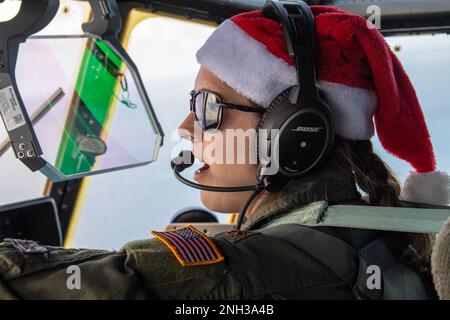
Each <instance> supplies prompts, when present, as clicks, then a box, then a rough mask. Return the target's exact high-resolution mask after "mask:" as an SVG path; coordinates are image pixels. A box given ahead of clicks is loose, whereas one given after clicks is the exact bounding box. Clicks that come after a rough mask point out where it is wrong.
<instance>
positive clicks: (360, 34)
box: [0, 6, 449, 299]
mask: <svg viewBox="0 0 450 320" xmlns="http://www.w3.org/2000/svg"><path fill="white" fill-rule="evenodd" d="M311 8H312V11H313V13H314V15H315V26H316V32H317V41H318V46H319V56H318V61H317V64H316V66H317V76H318V81H317V87H318V88H319V89H320V94H321V96H322V97H323V99H324V100H325V101H326V103H327V104H328V106H329V109H330V112H331V115H332V117H333V121H334V126H335V131H336V137H335V141H334V143H333V145H332V147H331V148H330V154H329V157H328V158H327V159H326V160H325V161H323V163H322V164H321V165H320V166H317V168H315V169H314V170H311V171H310V172H309V173H308V174H306V175H303V176H302V177H299V178H297V179H287V181H282V182H281V181H279V184H280V185H279V186H278V187H277V186H276V182H274V185H275V187H274V188H272V189H271V190H267V189H264V190H259V191H261V192H258V193H254V195H255V197H254V199H252V201H251V202H250V203H248V199H249V197H250V196H251V195H252V191H245V192H215V191H207V190H202V191H201V200H202V202H203V203H204V205H205V206H206V207H207V208H208V209H210V210H214V211H217V212H224V213H233V212H239V211H241V209H242V208H243V207H244V206H245V205H246V204H247V205H248V207H247V210H246V212H245V217H244V219H243V220H242V225H241V226H240V230H239V231H233V232H228V233H222V234H219V235H217V236H215V237H212V238H208V237H206V236H205V235H204V234H202V233H201V232H200V231H198V230H196V229H195V228H192V227H186V228H183V229H180V230H179V231H178V232H175V231H172V232H153V234H154V235H155V238H152V239H147V240H142V241H134V242H131V243H128V244H127V245H125V246H124V248H122V250H120V251H119V252H105V251H97V250H73V249H71V250H64V249H58V248H45V247H40V246H38V245H37V244H34V243H31V244H30V242H27V243H26V244H24V243H21V242H20V241H15V242H14V241H13V240H8V241H6V242H4V243H2V244H1V245H0V275H1V278H0V279H1V280H0V297H1V298H46V299H61V298H63V299H74V298H75V299H76V298H78V299H85V298H88V299H111V298H112V299H139V298H152V299H365V298H369V299H372V298H374V299H383V298H397V299H409V298H412V299H429V298H433V297H435V293H434V291H433V288H432V282H431V280H430V279H431V278H430V276H429V274H430V268H429V264H430V254H431V248H432V241H433V239H432V237H431V235H428V234H411V233H394V232H383V231H373V230H363V229H352V228H331V227H322V228H316V229H315V230H316V231H314V232H313V233H310V231H308V229H312V228H304V229H301V231H299V232H298V235H299V236H301V235H302V234H303V236H304V240H305V241H303V243H306V244H307V247H305V248H304V249H303V250H301V249H299V248H298V247H296V246H294V245H292V244H291V243H288V242H286V241H284V240H283V239H280V238H279V237H276V236H273V235H272V234H270V232H269V233H267V230H269V229H270V228H271V227H273V226H277V225H278V226H279V225H283V224H288V223H290V222H292V219H294V218H296V219H301V218H302V216H306V215H308V214H311V213H314V214H315V213H319V214H320V213H326V210H327V209H326V208H327V206H328V205H333V204H353V205H359V206H361V208H369V207H370V206H386V207H397V206H401V202H400V199H402V200H408V201H415V202H423V203H430V204H442V205H446V204H447V203H448V200H449V199H448V197H449V195H448V194H449V193H448V181H449V178H448V176H447V175H446V174H445V173H442V172H439V171H436V170H435V169H436V168H435V166H436V165H435V159H434V154H433V148H432V144H431V141H430V137H429V133H428V129H427V127H426V124H425V120H424V116H423V114H422V111H421V108H420V105H419V102H418V100H417V97H416V94H415V92H414V89H413V86H412V84H411V82H410V81H409V78H408V76H407V75H406V73H405V71H404V70H403V68H402V66H401V64H400V62H399V60H398V59H397V57H396V56H395V55H394V54H393V53H392V51H391V50H390V49H389V47H388V45H387V44H386V42H385V41H384V39H383V37H382V35H381V34H380V33H379V31H378V30H376V29H375V28H373V26H371V25H370V24H368V23H367V22H366V20H365V19H363V18H362V17H359V16H355V15H352V14H349V13H347V12H345V11H342V10H340V9H337V8H332V7H323V6H313V7H311ZM197 60H198V62H199V63H200V65H201V68H200V71H199V72H198V75H197V78H196V81H195V88H194V89H195V90H194V92H193V93H192V97H191V98H192V100H191V112H189V113H188V115H187V117H186V119H185V120H184V121H183V123H182V124H181V125H180V128H179V131H180V135H182V136H183V137H184V138H186V139H189V140H191V141H192V143H193V153H194V155H195V156H196V157H197V158H198V159H200V160H201V161H202V162H203V163H204V165H203V167H202V168H201V169H199V170H198V171H197V172H196V173H195V177H194V179H195V180H196V182H197V183H198V184H202V185H209V186H216V187H235V186H248V185H258V184H259V183H261V181H260V179H258V176H259V170H260V163H258V161H257V160H258V159H255V154H254V150H255V149H256V146H255V143H256V142H255V141H257V139H256V138H255V139H252V136H251V134H250V136H249V137H247V138H248V139H246V143H245V144H244V145H241V146H240V147H238V146H237V145H236V144H234V143H233V141H231V140H232V139H235V138H236V136H230V135H227V132H228V133H229V132H232V133H233V132H236V131H240V132H250V133H251V132H254V133H255V135H256V134H259V132H258V130H256V129H257V128H258V127H261V122H264V121H265V120H267V119H266V118H265V117H266V114H267V113H271V114H272V115H273V114H274V112H275V113H279V114H281V113H282V112H283V110H282V109H281V108H282V106H280V105H277V102H276V100H277V99H276V98H277V97H278V96H279V95H280V93H282V92H288V93H287V94H290V91H285V90H286V89H289V88H291V87H293V86H295V85H296V84H297V72H296V63H295V61H294V59H293V57H292V56H291V55H289V53H288V50H287V47H286V40H285V34H284V30H283V28H282V25H281V24H280V23H279V22H277V21H275V20H274V19H273V18H272V17H269V16H266V15H265V14H264V13H263V12H262V11H253V12H247V13H243V14H239V15H236V16H234V17H232V18H230V19H229V20H226V21H225V22H223V23H222V24H221V25H220V26H219V27H218V28H217V29H216V30H215V31H214V32H213V34H212V35H211V36H210V37H209V39H208V40H207V41H206V43H205V44H204V45H203V47H202V48H200V50H199V51H198V53H197ZM300 72H301V70H300ZM301 90H302V88H300V91H301ZM291 91H292V90H291ZM300 94H303V93H300ZM375 126H376V129H377V134H378V137H379V139H380V141H381V143H382V145H383V147H384V148H385V149H386V150H387V151H389V152H390V153H392V154H393V155H395V156H397V157H399V158H401V159H403V160H406V161H407V162H409V163H410V164H411V165H412V166H413V167H414V169H415V172H412V173H411V175H410V176H409V177H408V179H407V181H406V183H405V184H404V186H403V188H401V187H400V183H399V182H398V181H397V179H396V178H395V176H394V174H393V172H392V171H391V170H390V169H389V168H388V167H387V165H386V164H385V163H384V162H383V161H382V160H381V159H380V157H379V156H378V155H377V154H376V153H375V152H374V150H373V147H372V143H371V141H370V138H371V137H372V136H373V134H374V127H375ZM311 128H312V129H311ZM252 130H253V131H252ZM315 130H316V129H314V126H309V127H305V126H303V127H302V126H298V127H296V128H294V129H293V131H292V132H294V133H296V132H303V133H304V132H305V131H309V132H310V133H311V131H312V133H311V134H313V133H314V131H315ZM316 131H320V128H319V129H317V130H316ZM219 138H220V139H219ZM220 140H221V142H220ZM219 142H220V143H219ZM230 146H231V147H230ZM298 147H299V148H303V147H308V146H307V145H302V144H301V143H300V144H299V146H298ZM280 148H283V146H281V147H280ZM292 152H294V150H292ZM242 153H243V154H242ZM239 155H240V156H243V158H244V159H245V161H238V156H239ZM256 158H257V157H256ZM224 159H226V160H224ZM361 192H363V193H364V197H362V195H361ZM317 232H320V233H321V234H324V235H325V236H322V235H321V236H318V235H317ZM305 235H306V236H305ZM309 235H311V236H309ZM294 236H295V235H294ZM316 236H317V237H318V238H323V237H325V238H327V239H332V240H331V242H328V243H330V246H329V247H326V248H324V247H323V246H321V245H320V243H321V242H320V241H321V240H320V241H319V240H318V241H317V242H315V241H309V240H311V237H316ZM379 239H387V240H386V241H385V242H383V245H384V246H383V249H382V250H383V251H382V252H381V255H380V256H383V257H386V256H389V257H391V258H392V261H394V262H395V263H394V265H393V266H391V267H392V268H390V269H385V268H382V270H381V271H382V272H385V274H384V278H385V280H386V279H387V280H386V281H387V284H386V283H385V284H384V288H379V287H377V281H374V286H373V287H372V288H362V287H361V283H359V284H358V285H355V281H357V277H358V270H357V269H358V266H357V263H358V262H357V260H354V259H353V258H354V257H353V256H351V255H350V258H349V257H347V256H344V255H340V254H336V252H340V251H338V249H336V250H335V248H337V247H336V246H337V243H339V244H340V246H341V247H343V248H349V247H351V248H353V249H351V250H357V251H358V250H361V249H363V248H366V247H367V246H368V245H369V244H372V243H375V242H376V241H377V240H379ZM327 241H328V240H327ZM25 249H27V250H28V251H27V250H25ZM321 250H325V251H326V252H327V254H328V255H329V256H330V257H332V259H333V261H334V262H333V261H332V262H333V263H336V262H337V263H341V266H340V267H338V268H341V269H343V270H350V271H351V272H350V276H349V277H347V278H346V276H342V274H339V272H334V271H335V270H337V268H335V267H334V266H329V265H327V264H326V263H324V262H323V261H320V259H317V258H316V253H317V252H319V251H321ZM33 252H34V253H33ZM333 255H335V256H333ZM352 257H353V258H352ZM378 259H380V260H381V258H378ZM378 263H380V264H382V261H378V260H376V259H375V261H374V263H372V265H377V264H378ZM71 265H76V266H78V267H79V270H80V274H81V286H80V287H79V288H77V287H76V288H75V289H74V288H72V289H69V288H68V286H67V283H68V277H69V275H68V274H67V273H66V270H67V268H68V267H69V266H71ZM396 270H400V272H397V271H396ZM349 279H350V280H349ZM405 279H406V281H405ZM365 283H366V282H364V285H365ZM371 290H372V291H371ZM377 290H378V291H377ZM380 290H382V291H383V290H384V291H383V292H381V294H380ZM387 291H389V294H387V293H386V292H387Z"/></svg>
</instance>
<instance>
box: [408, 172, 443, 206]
mask: <svg viewBox="0 0 450 320" xmlns="http://www.w3.org/2000/svg"><path fill="white" fill-rule="evenodd" d="M400 199H402V200H405V201H412V202H419V203H428V204H434V205H442V206H446V205H448V204H449V202H450V176H449V175H448V174H447V173H446V172H443V171H433V172H426V173H417V172H410V174H409V176H408V177H407V178H406V180H405V183H404V185H403V188H402V192H401V195H400Z"/></svg>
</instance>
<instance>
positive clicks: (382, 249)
mask: <svg viewBox="0 0 450 320" xmlns="http://www.w3.org/2000/svg"><path fill="white" fill-rule="evenodd" d="M259 231H260V232H261V233H263V234H265V235H268V236H272V237H275V238H278V239H281V240H283V241H285V242H287V243H289V244H290V245H292V246H294V247H296V248H297V249H298V250H300V251H301V252H304V253H306V254H308V255H309V256H311V257H312V258H314V259H315V260H316V261H318V262H319V263H321V264H322V265H324V266H325V267H327V268H328V269H329V270H330V271H331V272H332V273H333V274H335V275H336V276H337V277H338V278H339V279H340V280H341V281H343V282H345V283H346V284H348V285H349V287H350V288H351V289H352V293H353V296H354V297H355V299H371V300H381V299H389V300H390V299H421V300H422V299H428V298H429V294H428V291H427V290H426V288H425V286H424V282H423V280H422V279H421V277H420V276H419V275H418V274H417V273H416V272H414V271H413V270H412V269H410V268H408V267H407V266H404V265H402V264H401V263H399V261H398V260H397V258H396V257H394V255H393V254H392V252H391V250H390V249H389V248H388V246H387V244H386V241H388V239H389V238H390V237H391V236H387V237H384V238H380V239H377V240H375V241H373V242H371V243H369V244H368V245H366V246H365V247H364V248H362V249H360V250H359V251H358V250H356V249H355V248H354V247H352V246H351V245H350V244H348V243H347V242H345V241H343V240H341V239H339V238H336V237H334V236H332V235H329V234H327V233H324V232H322V231H319V230H317V229H314V228H310V227H306V226H302V225H299V224H280V225H276V226H273V227H268V228H264V229H259ZM374 266H375V267H376V268H378V270H376V269H373V270H372V269H369V267H374ZM369 270H372V271H371V272H379V273H378V276H379V277H380V278H379V280H378V281H379V283H380V287H378V288H369V286H368V284H367V283H368V281H370V279H369V278H370V277H371V275H372V274H371V273H370V272H368V271H369Z"/></svg>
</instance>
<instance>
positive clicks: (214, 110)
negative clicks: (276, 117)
mask: <svg viewBox="0 0 450 320" xmlns="http://www.w3.org/2000/svg"><path fill="white" fill-rule="evenodd" d="M190 95H191V111H192V112H194V115H195V120H196V121H198V122H199V123H200V124H201V127H202V130H203V131H214V130H217V129H219V128H220V125H221V124H222V117H223V108H228V109H235V110H239V111H243V112H252V113H260V114H262V113H264V111H265V109H262V108H253V107H249V106H241V105H237V104H231V103H223V102H222V101H221V99H220V97H219V96H218V95H217V94H215V93H213V92H209V91H204V90H201V91H195V90H192V91H191V92H190Z"/></svg>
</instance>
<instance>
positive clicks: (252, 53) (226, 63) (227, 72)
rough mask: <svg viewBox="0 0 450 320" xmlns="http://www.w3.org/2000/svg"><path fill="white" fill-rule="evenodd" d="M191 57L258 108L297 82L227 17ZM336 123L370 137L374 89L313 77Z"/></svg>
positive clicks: (351, 134)
mask: <svg viewBox="0 0 450 320" xmlns="http://www.w3.org/2000/svg"><path fill="white" fill-rule="evenodd" d="M197 61H198V62H199V63H200V64H201V65H202V66H204V67H205V68H207V69H208V70H209V71H211V72H212V73H214V74H215V75H216V76H217V77H218V78H219V79H221V80H222V81H223V82H225V83H226V84H227V85H229V86H230V87H231V88H233V89H234V90H236V91H237V92H239V93H240V94H242V95H243V96H245V97H247V98H248V99H250V100H252V101H253V102H255V103H256V104H258V105H260V106H262V107H265V108H266V107H268V106H269V105H270V103H271V102H272V100H273V99H274V98H275V97H276V96H277V95H278V94H280V93H281V92H283V91H284V90H285V89H287V88H289V87H292V86H294V85H295V84H296V83H297V79H296V70H295V67H293V66H290V65H289V64H288V63H287V62H286V61H284V60H283V59H281V58H278V57H276V56H275V55H273V54H272V53H270V52H269V51H268V49H267V48H266V46H265V45H263V44H262V43H260V42H259V41H257V40H255V39H254V38H252V37H251V36H249V35H248V34H247V33H246V32H245V31H244V30H242V29H241V28H240V27H239V26H238V25H236V24H235V23H234V22H233V21H231V20H226V21H224V22H223V23H222V24H221V25H220V26H219V27H218V28H217V29H216V30H215V31H214V32H213V34H212V35H211V36H210V37H209V38H208V40H207V41H206V43H205V44H204V45H203V46H202V47H201V48H200V49H199V50H198V52H197ZM318 87H319V88H321V89H322V91H323V93H324V98H325V100H326V101H327V102H328V104H329V105H330V108H331V111H332V112H333V116H334V119H335V122H336V132H337V134H339V135H340V136H342V137H344V138H348V139H352V140H366V139H370V138H371V137H372V136H373V133H374V125H373V121H372V114H373V112H374V110H375V108H376V106H377V96H376V93H375V92H374V91H371V90H366V89H361V88H356V87H350V86H347V85H343V84H339V83H334V82H328V81H318Z"/></svg>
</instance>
